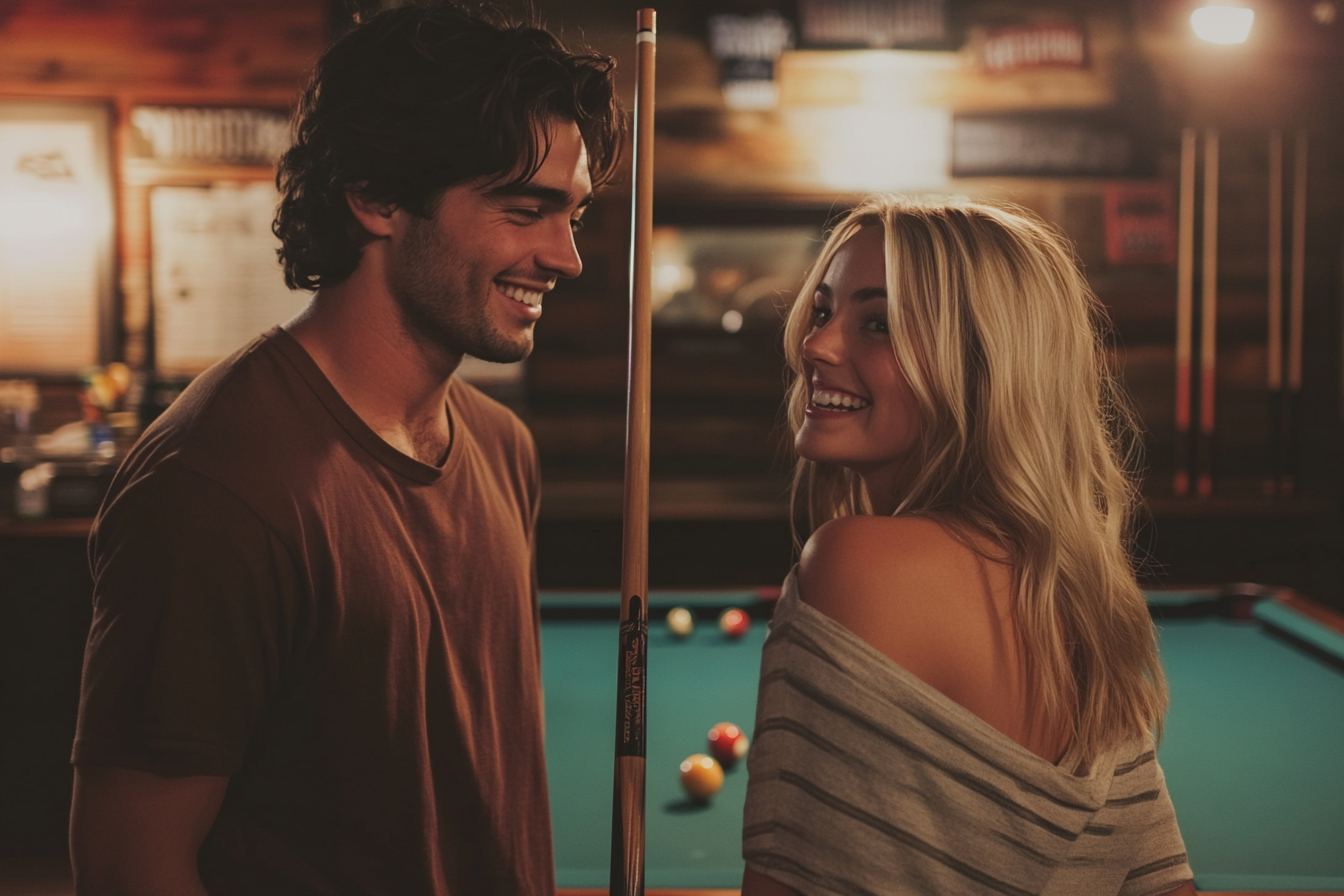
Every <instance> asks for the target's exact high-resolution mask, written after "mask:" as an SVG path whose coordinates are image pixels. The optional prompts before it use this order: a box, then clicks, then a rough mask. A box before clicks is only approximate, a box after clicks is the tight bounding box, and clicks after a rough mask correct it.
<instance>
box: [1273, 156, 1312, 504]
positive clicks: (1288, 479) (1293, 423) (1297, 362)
mask: <svg viewBox="0 0 1344 896" xmlns="http://www.w3.org/2000/svg"><path fill="white" fill-rule="evenodd" d="M1293 144H1294V146H1293V149H1294V150H1295V152H1294V158H1293V258H1292V270H1291V273H1290V274H1289V282H1288V370H1287V384H1286V385H1287V387H1288V388H1287V392H1288V395H1287V400H1288V433H1287V436H1288V449H1287V453H1288V462H1287V464H1286V466H1285V469H1284V472H1283V476H1282V478H1281V479H1280V480H1279V491H1280V492H1281V493H1282V494H1284V495H1291V494H1292V493H1293V491H1294V490H1295V489H1296V487H1297V462H1298V455H1299V453H1300V451H1301V439H1302V425H1303V419H1302V309H1303V301H1304V298H1305V293H1306V268H1307V263H1306V262H1307V132H1306V131H1305V130H1300V131H1298V132H1297V135H1296V139H1295V140H1294V141H1293Z"/></svg>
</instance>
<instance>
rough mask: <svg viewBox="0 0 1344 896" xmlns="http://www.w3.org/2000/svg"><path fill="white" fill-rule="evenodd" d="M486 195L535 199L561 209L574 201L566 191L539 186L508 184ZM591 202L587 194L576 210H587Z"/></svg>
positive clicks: (590, 196)
mask: <svg viewBox="0 0 1344 896" xmlns="http://www.w3.org/2000/svg"><path fill="white" fill-rule="evenodd" d="M487 195H489V196H497V197H500V198H509V199H535V200H537V201H538V202H542V203H545V204H546V205H555V206H560V207H562V208H563V207H564V206H567V205H569V204H570V203H571V202H573V201H574V197H573V196H572V195H571V194H570V192H569V191H568V190H562V189H560V188H559V187H544V186H542V185H540V184H509V185H507V186H502V187H494V188H492V189H490V190H489V191H487ZM592 201H593V194H592V193H589V194H588V195H587V196H585V197H583V199H582V200H580V201H579V204H578V205H577V206H576V209H582V208H587V207H588V206H589V205H590V204H591V203H592Z"/></svg>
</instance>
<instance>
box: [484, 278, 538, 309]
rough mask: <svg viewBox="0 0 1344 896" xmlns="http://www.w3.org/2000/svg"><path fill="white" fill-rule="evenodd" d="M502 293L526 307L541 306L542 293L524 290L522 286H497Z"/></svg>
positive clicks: (500, 284)
mask: <svg viewBox="0 0 1344 896" xmlns="http://www.w3.org/2000/svg"><path fill="white" fill-rule="evenodd" d="M495 285H496V287H497V288H498V289H499V291H500V292H502V293H504V295H506V296H508V297H509V298H511V299H513V300H514V301H515V302H522V303H523V304H524V305H540V304H541V293H539V292H536V291H535V290H531V289H523V288H522V287H521V286H514V285H512V284H509V283H497V284H495Z"/></svg>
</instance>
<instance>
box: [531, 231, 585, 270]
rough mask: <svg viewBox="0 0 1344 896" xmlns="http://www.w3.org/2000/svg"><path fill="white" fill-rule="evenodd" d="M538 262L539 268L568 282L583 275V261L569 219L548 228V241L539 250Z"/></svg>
mask: <svg viewBox="0 0 1344 896" xmlns="http://www.w3.org/2000/svg"><path fill="white" fill-rule="evenodd" d="M536 260H537V265H538V266H539V267H541V268H543V269H545V270H547V271H551V272H553V273H554V274H555V275H556V276H558V277H564V278H565V279H567V280H572V279H574V278H575V277H577V276H579V274H582V273H583V259H582V258H580V257H579V248H578V246H576V245H574V228H573V227H572V226H571V225H570V223H569V220H568V219H561V220H559V221H557V222H556V223H555V225H554V226H553V227H550V228H548V230H547V234H546V240H545V241H544V242H543V243H542V244H541V245H540V246H539V247H538V248H537V256H536Z"/></svg>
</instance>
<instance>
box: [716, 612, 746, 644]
mask: <svg viewBox="0 0 1344 896" xmlns="http://www.w3.org/2000/svg"><path fill="white" fill-rule="evenodd" d="M719 628H720V629H722V630H723V633H724V634H725V635H727V636H728V637H730V638H740V637H742V636H743V635H745V634H746V633H747V629H749V628H751V617H750V616H748V615H747V614H746V613H744V612H742V611H741V610H739V609H738V608H737V607H729V608H728V609H726V610H724V611H723V612H722V613H721V614H719Z"/></svg>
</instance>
